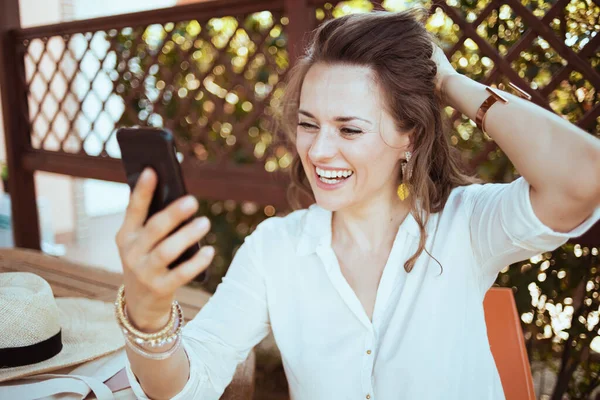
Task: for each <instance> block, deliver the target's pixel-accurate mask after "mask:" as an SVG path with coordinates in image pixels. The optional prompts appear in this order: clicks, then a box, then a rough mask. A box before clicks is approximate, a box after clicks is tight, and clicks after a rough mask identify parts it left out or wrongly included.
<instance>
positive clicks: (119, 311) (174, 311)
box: [115, 285, 183, 340]
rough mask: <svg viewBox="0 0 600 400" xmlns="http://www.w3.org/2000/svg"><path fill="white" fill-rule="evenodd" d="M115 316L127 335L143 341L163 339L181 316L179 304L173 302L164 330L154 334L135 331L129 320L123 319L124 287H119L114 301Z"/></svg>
mask: <svg viewBox="0 0 600 400" xmlns="http://www.w3.org/2000/svg"><path fill="white" fill-rule="evenodd" d="M115 314H116V317H117V322H119V325H121V326H122V327H123V328H124V329H126V330H127V331H128V333H130V334H132V335H133V336H136V337H138V338H140V339H144V340H153V339H160V338H163V337H165V336H166V335H167V334H168V333H169V332H170V331H171V330H172V329H173V326H174V324H175V320H176V318H177V315H178V314H181V315H183V313H182V311H181V306H179V303H178V302H177V301H173V305H172V307H171V316H170V317H169V321H168V323H167V325H166V326H165V327H164V328H162V329H161V330H160V331H158V332H154V333H147V332H142V331H140V330H138V329H136V328H135V327H134V326H133V325H132V324H131V322H130V321H129V319H128V318H126V317H125V285H121V287H120V288H119V292H118V294H117V300H116V301H115Z"/></svg>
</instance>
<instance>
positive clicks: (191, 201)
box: [181, 196, 196, 210]
mask: <svg viewBox="0 0 600 400" xmlns="http://www.w3.org/2000/svg"><path fill="white" fill-rule="evenodd" d="M195 205H196V199H195V198H194V197H193V196H188V197H186V198H185V200H184V201H183V203H182V204H181V207H182V208H183V209H184V210H191V209H192V208H194V206H195Z"/></svg>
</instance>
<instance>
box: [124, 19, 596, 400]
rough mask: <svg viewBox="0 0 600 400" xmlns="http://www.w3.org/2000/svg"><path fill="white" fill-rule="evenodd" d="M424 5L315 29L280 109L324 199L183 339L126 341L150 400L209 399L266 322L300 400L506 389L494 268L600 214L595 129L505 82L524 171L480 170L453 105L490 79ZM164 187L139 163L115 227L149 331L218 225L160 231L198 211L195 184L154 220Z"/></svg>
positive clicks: (480, 98) (479, 97) (495, 132)
mask: <svg viewBox="0 0 600 400" xmlns="http://www.w3.org/2000/svg"><path fill="white" fill-rule="evenodd" d="M423 18H424V14H423V12H422V10H421V9H413V10H411V11H408V12H402V13H393V14H392V13H371V14H362V15H352V16H347V17H343V18H339V19H336V20H333V21H330V22H327V23H325V24H323V25H322V26H321V27H320V28H318V30H317V31H316V33H315V35H314V37H313V40H312V42H311V44H310V46H309V48H308V51H307V53H306V55H305V56H304V57H303V58H301V59H300V60H299V61H298V63H297V64H296V66H295V68H294V70H293V71H292V73H291V79H290V81H289V85H288V89H287V94H286V99H285V100H286V101H285V104H286V107H285V108H284V113H283V117H284V118H283V120H284V122H287V123H289V124H291V125H293V126H292V129H291V132H290V133H291V138H292V140H293V142H294V143H295V144H296V148H297V153H298V157H297V159H296V160H295V162H294V165H293V182H294V184H295V188H296V189H300V190H305V191H308V192H310V193H311V195H313V196H314V199H315V200H316V204H315V205H312V206H311V207H310V208H309V209H304V210H297V211H295V212H293V213H291V214H289V215H288V216H286V217H283V218H279V217H277V218H270V219H268V220H266V221H264V222H263V223H261V224H260V225H259V227H258V228H257V229H256V230H255V231H254V232H253V233H252V234H251V235H250V236H248V237H247V238H246V241H245V243H244V244H243V245H242V246H241V248H240V249H239V251H238V252H237V253H236V255H235V258H234V260H233V262H232V264H231V266H230V267H229V270H228V272H227V275H226V276H225V278H224V279H223V283H222V284H221V285H220V286H219V287H218V289H217V291H216V293H215V295H214V296H213V297H212V298H211V300H210V301H209V302H208V304H207V305H206V306H205V307H204V308H203V309H202V311H201V312H200V313H199V314H198V315H197V316H196V318H194V319H193V320H192V321H191V322H189V324H187V325H186V326H185V329H183V332H182V333H176V334H172V333H168V334H170V335H171V336H172V337H173V339H175V343H176V345H173V344H172V343H168V342H166V343H164V344H161V345H160V346H158V347H155V348H152V347H150V346H149V345H147V344H146V345H143V344H142V345H136V344H135V343H134V344H131V345H130V346H128V347H127V352H128V359H129V362H130V364H129V365H128V373H129V377H130V380H131V381H132V385H133V388H134V390H135V392H136V394H137V395H138V396H139V397H140V398H148V397H150V398H153V399H158V398H171V397H172V398H176V399H217V398H218V397H219V396H220V395H221V394H222V392H223V390H224V388H225V387H226V386H227V385H228V383H229V382H230V380H231V378H232V376H233V373H234V371H235V368H236V365H237V364H238V363H239V362H241V361H243V360H244V359H245V358H246V356H247V354H248V352H249V351H250V350H251V349H252V347H253V346H254V345H256V344H257V343H258V342H260V341H261V339H263V338H264V337H265V336H266V335H267V334H268V332H269V330H270V329H272V330H273V334H274V337H275V340H276V342H277V345H278V347H279V349H280V350H281V354H282V359H283V363H284V367H285V372H286V376H287V379H288V382H289V386H290V392H291V397H292V398H293V399H300V400H305V399H306V400H308V399H311V400H313V399H361V398H365V399H442V398H443V399H478V400H481V399H502V398H504V394H503V390H502V386H501V383H500V380H499V376H498V372H497V370H496V367H495V363H494V360H493V358H492V355H491V353H490V349H489V343H488V341H487V334H486V326H485V321H484V313H483V306H482V302H483V298H484V295H485V293H486V291H487V290H488V288H489V287H490V286H491V285H492V284H493V282H494V281H495V279H496V277H497V275H498V272H499V271H500V270H501V269H502V268H504V267H506V266H507V265H509V264H511V263H513V262H516V261H519V260H523V259H527V258H529V257H532V256H534V255H536V254H539V253H541V252H544V251H550V250H553V249H555V248H557V247H558V246H560V245H561V244H563V243H564V242H566V240H567V239H568V238H569V237H576V236H579V235H581V234H583V233H584V232H585V231H586V230H587V229H588V228H589V227H591V226H592V225H593V224H594V222H595V221H598V219H600V207H599V205H600V204H599V203H600V141H599V140H598V139H596V138H594V137H592V135H589V134H587V133H585V132H583V131H582V130H580V129H579V128H577V127H576V126H574V125H572V124H570V123H568V122H566V121H565V120H564V119H562V118H560V117H558V116H556V115H554V114H552V113H550V112H548V111H546V110H544V109H542V108H540V107H538V106H536V105H534V104H533V103H531V102H529V101H527V100H524V99H521V98H520V97H517V96H514V95H511V94H508V93H504V92H502V95H503V96H505V97H506V98H507V99H508V103H505V104H503V103H498V104H494V105H492V106H490V107H489V111H488V112H487V113H486V116H485V126H484V129H485V131H486V132H487V133H488V134H489V135H490V136H491V137H492V138H493V139H494V140H495V141H496V142H497V143H498V145H499V146H500V147H501V148H502V150H503V151H504V152H505V153H506V154H507V155H508V157H509V158H510V160H511V161H512V162H513V163H514V165H515V167H516V168H517V169H518V171H519V172H520V173H521V174H522V176H523V177H521V178H519V179H517V180H516V181H514V182H512V183H510V184H486V185H481V184H477V183H473V180H471V179H469V178H468V177H466V176H464V175H462V174H461V173H460V172H459V167H458V164H459V163H458V158H457V157H456V155H455V154H454V153H452V152H451V146H450V145H449V143H448V141H447V134H446V130H445V128H444V125H443V122H444V121H445V120H444V118H445V117H444V111H443V107H444V105H445V104H448V105H450V106H452V107H453V108H455V109H457V110H459V111H460V112H462V113H463V114H465V115H467V116H469V117H470V118H471V119H473V120H476V113H477V111H478V109H479V108H480V106H481V105H482V103H483V102H484V101H485V100H486V99H487V98H488V97H489V96H490V93H489V92H488V91H486V88H485V86H484V85H481V84H479V83H477V82H474V81H472V80H470V79H469V78H467V77H465V76H463V75H460V74H458V73H457V72H456V71H454V70H453V69H452V67H451V65H450V64H449V62H448V60H447V59H446V57H445V56H444V54H443V52H442V51H441V50H440V49H439V48H438V47H437V46H436V45H434V44H433V43H432V39H433V37H432V35H430V34H428V32H427V31H426V30H425V28H424V25H423V22H422V21H423ZM155 182H156V177H155V175H154V174H153V173H152V172H151V171H148V172H147V173H145V174H144V176H142V178H141V179H140V181H139V183H138V184H137V186H136V188H135V190H134V191H133V194H132V196H131V202H130V206H129V208H128V210H127V214H126V218H125V221H124V223H123V226H122V228H121V229H120V231H119V233H118V235H117V243H118V246H119V249H120V254H121V257H122V260H123V267H124V273H125V275H124V281H125V286H124V287H125V292H124V293H125V297H123V298H120V299H121V300H126V305H127V307H126V309H127V316H126V317H127V320H126V321H130V322H131V324H132V325H133V328H139V330H140V331H139V332H137V335H138V336H140V335H143V333H144V332H156V331H160V330H161V328H163V327H164V328H165V329H162V330H163V331H164V332H166V331H168V332H173V331H177V329H178V328H177V320H178V319H177V318H176V315H177V313H176V307H172V301H173V299H174V295H173V294H174V292H175V290H176V289H177V288H178V287H180V286H182V285H184V284H186V283H187V282H189V281H190V280H191V279H193V278H194V276H196V275H197V274H199V273H200V272H201V271H203V270H204V269H205V268H206V267H207V266H208V264H209V262H210V260H211V258H212V256H213V250H212V249H211V248H210V247H205V248H203V249H202V251H201V252H200V253H199V254H198V255H197V256H196V257H195V258H193V259H192V260H190V261H188V262H186V263H184V264H182V265H181V266H179V267H177V268H176V269H174V270H172V271H169V270H167V269H166V267H165V266H166V265H168V264H169V263H170V262H171V261H172V260H175V259H176V258H177V256H178V254H179V253H180V252H181V251H182V250H183V249H185V248H187V247H188V246H189V245H191V244H192V243H194V242H196V241H197V240H199V239H200V238H201V237H203V236H204V235H205V234H206V232H207V231H208V230H209V226H208V221H207V220H206V218H204V217H203V218H200V219H197V220H195V221H194V222H192V223H190V224H188V225H187V226H185V227H184V228H183V229H181V230H180V231H179V232H177V233H176V234H173V235H171V236H168V233H169V232H170V231H171V230H172V229H173V228H174V227H176V226H178V225H179V224H180V223H181V221H183V220H185V219H186V218H187V217H188V216H190V215H192V214H193V213H194V211H195V210H196V209H197V204H196V202H195V200H194V199H193V198H191V197H190V198H186V199H182V200H181V201H178V202H176V203H174V204H172V205H171V206H170V207H168V209H166V210H164V211H163V212H161V213H159V214H157V215H155V216H153V217H152V218H151V219H150V220H149V221H148V223H147V224H146V225H145V226H143V221H144V219H145V216H146V213H147V208H148V204H149V202H150V198H151V195H152V192H153V190H154V187H155ZM167 236H168V237H167ZM120 304H121V305H122V307H123V308H125V306H124V304H122V303H120ZM170 310H173V313H172V312H171V311H170ZM171 314H173V315H171ZM130 332H133V333H128V335H129V336H131V337H132V338H135V337H136V333H135V332H134V331H132V330H130ZM164 332H162V333H164ZM163 336H164V335H163ZM181 337H183V339H180V338H181ZM138 339H140V340H138V341H139V342H140V343H142V342H143V340H142V339H143V337H141V338H140V337H138ZM163 342H164V340H163ZM179 343H182V344H183V346H182V347H179V346H178V344H179ZM142 348H144V349H145V350H143V349H142ZM156 354H158V356H155V355H156ZM153 356H155V357H153ZM154 358H161V359H154ZM146 396H147V397H146ZM173 396H174V397H173Z"/></svg>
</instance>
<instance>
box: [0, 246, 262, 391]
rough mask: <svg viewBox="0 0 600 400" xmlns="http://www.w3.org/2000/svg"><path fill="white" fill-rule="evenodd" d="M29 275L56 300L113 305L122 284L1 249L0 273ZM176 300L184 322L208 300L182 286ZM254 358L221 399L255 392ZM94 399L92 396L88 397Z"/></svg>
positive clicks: (88, 269) (107, 275)
mask: <svg viewBox="0 0 600 400" xmlns="http://www.w3.org/2000/svg"><path fill="white" fill-rule="evenodd" d="M17 271H19V272H32V273H34V274H37V275H39V276H41V277H42V278H44V279H45V280H46V281H48V283H49V284H50V286H51V287H52V291H53V293H54V296H56V297H85V298H88V299H97V300H103V301H108V302H111V303H112V302H114V300H115V298H116V295H117V290H118V289H119V286H120V285H121V283H122V280H123V279H122V275H121V274H118V273H114V272H110V271H106V270H102V269H99V268H96V267H92V266H88V265H83V264H79V263H74V262H71V261H68V260H65V259H61V258H57V257H53V256H49V255H47V254H44V253H42V252H39V251H36V250H29V249H8V248H5V249H0V273H3V272H17ZM176 296H177V300H178V301H179V303H180V304H181V307H182V308H183V311H184V314H185V316H186V319H188V320H189V319H192V318H193V317H194V316H195V315H196V314H197V313H198V311H199V310H200V309H201V308H202V306H203V305H204V304H206V302H207V301H208V299H209V298H210V294H209V293H207V292H206V291H204V290H202V289H198V288H191V287H182V288H180V289H179V290H178V291H177V293H176ZM254 369H255V355H254V351H252V352H250V355H249V356H248V359H247V360H246V361H245V362H244V363H242V364H240V365H238V368H237V370H236V373H235V376H234V377H233V380H232V382H231V384H230V385H229V386H228V387H227V389H226V390H225V393H224V394H223V396H222V397H221V399H223V400H250V399H252V396H253V393H254ZM90 398H93V397H90ZM115 398H117V399H135V397H134V396H133V392H132V391H131V389H130V388H126V389H123V390H120V391H118V392H115Z"/></svg>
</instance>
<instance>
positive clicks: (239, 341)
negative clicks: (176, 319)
mask: <svg viewBox="0 0 600 400" xmlns="http://www.w3.org/2000/svg"><path fill="white" fill-rule="evenodd" d="M259 228H260V226H259ZM259 228H257V230H256V231H258V230H259ZM256 231H255V232H254V233H253V234H252V235H250V236H247V237H246V240H245V242H244V243H243V244H242V246H241V247H240V248H239V249H238V251H237V253H236V254H235V256H234V258H233V261H232V263H231V265H230V266H229V269H228V270H227V273H226V275H225V276H224V277H223V281H222V282H221V283H220V284H219V286H218V287H217V290H216V291H215V294H214V295H213V296H212V297H211V298H210V299H209V301H208V302H207V303H206V304H205V305H204V307H202V309H201V310H200V312H199V313H198V314H197V315H196V317H195V318H194V319H192V320H191V321H189V322H188V323H187V324H186V325H185V326H184V328H183V329H182V344H183V347H184V349H185V352H186V354H187V356H188V359H189V361H190V378H189V380H188V382H187V383H186V385H185V386H184V387H183V389H182V390H181V392H180V393H178V394H177V395H176V396H175V397H173V398H172V400H183V399H207V400H210V399H215V400H217V399H219V398H220V397H221V395H222V394H223V392H224V390H225V388H226V387H227V386H228V385H229V383H230V382H231V380H232V378H233V375H234V373H235V370H236V367H237V365H238V364H239V363H241V362H243V361H244V360H245V359H246V358H247V356H248V354H249V352H250V350H251V349H252V348H253V347H254V346H255V345H256V344H258V343H259V342H260V341H261V340H262V339H263V338H264V337H265V336H267V334H268V333H269V331H270V322H269V316H268V310H267V302H266V289H265V279H264V275H263V269H262V268H261V260H262V257H261V255H260V254H258V253H259V252H257V251H256V249H258V247H259V246H258V245H257V243H256V242H257V241H258V240H260V239H259V237H257V235H256V233H257V232H256ZM126 371H127V374H128V377H129V381H130V383H131V388H132V390H133V392H134V393H135V396H136V398H138V399H149V397H147V395H146V394H145V393H144V391H143V390H142V387H141V385H140V384H139V382H138V380H137V379H136V377H135V375H134V374H133V371H132V370H131V365H130V363H129V360H127V363H126Z"/></svg>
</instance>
